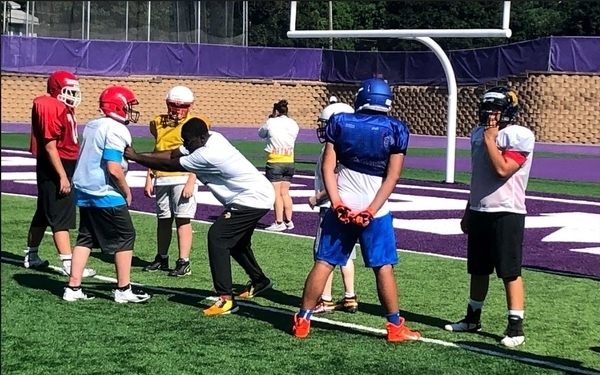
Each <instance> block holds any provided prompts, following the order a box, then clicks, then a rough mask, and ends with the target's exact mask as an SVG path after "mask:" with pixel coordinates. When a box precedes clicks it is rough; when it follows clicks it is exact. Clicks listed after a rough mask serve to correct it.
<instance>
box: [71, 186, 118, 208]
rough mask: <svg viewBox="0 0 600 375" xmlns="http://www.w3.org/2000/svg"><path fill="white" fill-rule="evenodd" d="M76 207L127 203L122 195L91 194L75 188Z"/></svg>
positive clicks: (112, 205)
mask: <svg viewBox="0 0 600 375" xmlns="http://www.w3.org/2000/svg"><path fill="white" fill-rule="evenodd" d="M75 200H76V205H77V207H101V208H109V207H119V206H123V205H125V204H127V202H126V201H125V198H124V197H123V196H122V195H112V194H110V195H91V194H87V193H84V192H82V191H79V190H77V189H75Z"/></svg>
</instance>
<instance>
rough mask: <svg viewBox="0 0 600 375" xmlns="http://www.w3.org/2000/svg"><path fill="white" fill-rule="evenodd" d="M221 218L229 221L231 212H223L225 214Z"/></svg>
mask: <svg viewBox="0 0 600 375" xmlns="http://www.w3.org/2000/svg"><path fill="white" fill-rule="evenodd" d="M223 217H224V218H225V219H229V218H230V217H231V212H229V211H228V212H225V214H224V215H223Z"/></svg>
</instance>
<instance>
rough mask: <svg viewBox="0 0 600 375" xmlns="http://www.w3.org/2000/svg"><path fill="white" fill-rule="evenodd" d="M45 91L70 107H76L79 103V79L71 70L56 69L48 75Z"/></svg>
mask: <svg viewBox="0 0 600 375" xmlns="http://www.w3.org/2000/svg"><path fill="white" fill-rule="evenodd" d="M46 91H47V92H48V94H50V96H52V97H53V98H56V99H58V100H60V101H61V102H63V103H65V105H67V106H69V107H71V108H77V106H78V105H79V104H81V90H80V89H79V81H77V77H75V75H74V74H73V73H71V72H67V71H65V70H58V71H56V72H54V73H52V74H51V75H50V77H48V83H47V88H46Z"/></svg>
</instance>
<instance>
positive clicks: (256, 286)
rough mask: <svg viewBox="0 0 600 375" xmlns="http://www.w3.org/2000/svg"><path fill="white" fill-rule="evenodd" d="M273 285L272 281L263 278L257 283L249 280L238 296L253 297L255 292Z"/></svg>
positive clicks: (262, 290)
mask: <svg viewBox="0 0 600 375" xmlns="http://www.w3.org/2000/svg"><path fill="white" fill-rule="evenodd" d="M272 287H273V282H272V281H271V280H269V279H264V280H263V281H260V282H258V283H253V282H252V281H249V282H248V283H247V284H246V287H245V288H244V290H243V291H242V292H241V293H239V294H238V296H239V297H240V298H254V297H256V295H257V294H259V293H262V292H264V291H265V290H267V289H271V288H272Z"/></svg>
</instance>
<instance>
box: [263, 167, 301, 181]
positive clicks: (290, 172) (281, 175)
mask: <svg viewBox="0 0 600 375" xmlns="http://www.w3.org/2000/svg"><path fill="white" fill-rule="evenodd" d="M295 172H296V165H295V164H294V163H267V166H266V168H265V176H266V177H267V180H269V181H270V182H290V181H292V177H294V173H295Z"/></svg>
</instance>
